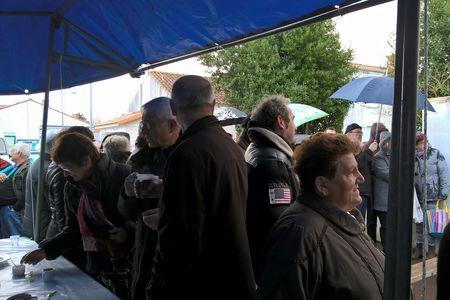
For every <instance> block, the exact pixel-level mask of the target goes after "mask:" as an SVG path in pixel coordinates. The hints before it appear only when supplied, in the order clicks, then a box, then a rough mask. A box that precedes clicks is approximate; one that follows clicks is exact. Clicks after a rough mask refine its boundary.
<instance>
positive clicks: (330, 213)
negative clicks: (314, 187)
mask: <svg viewBox="0 0 450 300" xmlns="http://www.w3.org/2000/svg"><path fill="white" fill-rule="evenodd" d="M297 201H299V202H300V203H301V204H303V205H306V206H308V207H309V208H311V209H312V210H314V211H315V212H317V213H318V214H320V215H321V216H322V217H324V218H325V219H326V220H328V221H329V222H330V223H332V224H333V225H334V226H336V227H338V228H339V229H340V230H342V231H344V232H346V233H348V234H351V235H359V234H361V233H362V232H364V229H365V226H364V220H363V218H362V215H361V213H360V212H359V210H358V209H357V208H354V209H353V210H351V211H350V212H348V213H346V212H343V211H342V210H340V209H339V208H337V207H336V206H334V205H332V204H331V203H329V202H328V201H326V200H325V199H322V198H321V197H319V196H317V195H314V194H303V195H301V196H299V197H298V198H297Z"/></svg>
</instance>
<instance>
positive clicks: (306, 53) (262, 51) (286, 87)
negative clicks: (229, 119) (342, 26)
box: [200, 20, 356, 133]
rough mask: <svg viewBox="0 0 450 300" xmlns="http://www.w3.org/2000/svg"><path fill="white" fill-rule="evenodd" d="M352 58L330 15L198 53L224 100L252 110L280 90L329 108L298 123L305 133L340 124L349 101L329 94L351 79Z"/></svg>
mask: <svg viewBox="0 0 450 300" xmlns="http://www.w3.org/2000/svg"><path fill="white" fill-rule="evenodd" d="M351 59H352V52H351V50H342V49H341V45H340V42H339V36H338V34H337V33H336V31H335V28H334V24H333V23H332V21H330V20H328V21H324V22H320V23H315V24H311V25H308V26H304V27H300V28H297V29H294V30H290V31H287V32H285V33H281V34H277V35H273V36H269V37H266V38H263V39H260V40H257V41H252V42H249V43H246V44H241V45H237V46H234V47H231V48H227V49H224V50H220V51H218V52H215V53H211V54H207V55H204V56H202V57H201V58H200V60H201V61H202V63H203V64H204V65H206V66H208V67H210V69H211V70H212V71H213V73H212V81H213V83H214V84H215V86H216V87H218V88H219V89H220V90H221V91H223V92H224V93H225V98H226V99H227V105H230V106H234V107H236V108H238V109H241V110H243V111H246V112H250V111H251V110H252V109H253V107H254V106H255V105H256V104H257V103H258V101H259V100H260V99H261V98H262V97H263V96H266V95H273V94H281V95H284V96H286V97H288V98H290V99H291V101H292V102H293V103H304V104H308V105H312V106H315V107H317V108H319V109H322V110H324V111H326V112H327V113H329V114H330V115H329V116H328V117H327V118H323V119H321V120H317V121H314V122H311V123H309V124H307V125H306V126H302V128H299V132H304V133H314V132H317V131H320V130H323V129H325V128H326V127H328V126H333V127H335V128H336V129H337V130H341V129H342V123H343V120H344V118H345V115H346V114H347V111H348V108H349V106H350V103H349V102H346V101H336V100H331V99H329V98H328V97H329V96H330V95H331V94H332V93H333V92H334V91H336V90H337V89H338V88H340V87H341V86H342V85H344V84H346V83H347V82H348V81H350V80H351V79H352V75H353V74H354V72H355V71H356V69H355V68H354V67H353V66H352V65H351V64H350V62H351Z"/></svg>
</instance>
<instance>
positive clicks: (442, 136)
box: [427, 96, 450, 168]
mask: <svg viewBox="0 0 450 300" xmlns="http://www.w3.org/2000/svg"><path fill="white" fill-rule="evenodd" d="M429 100H430V102H431V104H432V105H433V107H434V109H435V110H436V112H435V113H434V112H428V116H427V118H428V130H427V131H428V140H429V142H430V145H431V146H432V147H434V148H436V149H439V150H440V151H441V152H442V154H443V155H444V156H445V158H446V162H447V166H448V167H449V168H450V143H449V141H450V121H449V120H450V96H449V97H444V98H439V99H436V98H435V99H429Z"/></svg>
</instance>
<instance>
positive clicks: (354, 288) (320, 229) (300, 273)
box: [257, 133, 384, 300]
mask: <svg viewBox="0 0 450 300" xmlns="http://www.w3.org/2000/svg"><path fill="white" fill-rule="evenodd" d="M358 148H359V147H358V146H357V145H355V144H354V143H352V142H351V141H350V140H349V139H348V138H347V137H346V136H344V135H342V134H333V135H332V134H326V133H318V134H316V135H314V136H312V137H311V138H310V139H308V140H305V141H303V142H302V143H301V144H300V145H299V146H298V147H297V148H296V150H295V154H294V161H295V166H294V168H295V171H296V173H297V174H298V176H299V178H300V183H301V189H302V195H301V196H299V197H298V198H297V199H296V201H295V202H293V203H292V204H291V205H290V206H289V208H288V209H286V210H285V211H284V212H283V214H282V215H281V217H280V219H279V220H278V222H277V223H276V225H275V226H274V229H273V231H272V232H271V234H270V240H269V243H268V252H267V256H266V260H267V261H266V264H265V268H264V271H263V273H262V276H261V281H260V284H258V292H257V294H258V299H262V300H265V299H267V300H290V299H292V300H294V299H295V300H297V299H302V300H306V299H308V300H315V299H336V300H341V299H342V300H344V299H354V300H381V299H382V296H383V281H384V255H383V254H382V253H381V251H379V250H378V249H377V248H376V247H375V245H374V243H373V241H371V239H370V238H369V236H368V235H367V234H366V233H365V232H364V228H365V226H364V220H363V218H362V216H361V213H360V212H359V210H358V209H356V206H357V205H358V204H359V203H360V202H361V197H360V195H359V191H358V185H359V184H360V183H362V182H363V181H364V178H363V177H362V176H361V173H360V172H359V171H358V165H357V162H356V160H355V156H354V155H355V154H356V153H357V152H358V151H359V149H358Z"/></svg>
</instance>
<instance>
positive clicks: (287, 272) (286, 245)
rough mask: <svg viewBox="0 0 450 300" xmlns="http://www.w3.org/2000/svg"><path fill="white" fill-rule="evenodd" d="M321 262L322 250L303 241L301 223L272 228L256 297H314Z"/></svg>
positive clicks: (269, 299)
mask: <svg viewBox="0 0 450 300" xmlns="http://www.w3.org/2000/svg"><path fill="white" fill-rule="evenodd" d="M322 265H323V263H322V257H321V251H319V250H318V249H315V248H313V247H311V246H308V245H306V238H305V235H304V228H303V227H302V226H297V225H287V226H280V227H278V228H275V229H274V231H273V232H272V234H271V238H270V240H269V243H268V252H267V257H266V264H265V268H264V271H263V273H262V277H261V281H260V284H259V286H258V290H257V299H261V300H278V299H279V300H282V299H301V300H307V299H315V298H316V297H315V296H316V293H317V291H318V287H319V286H320V284H321V282H320V278H321V277H322V274H321V272H322Z"/></svg>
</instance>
